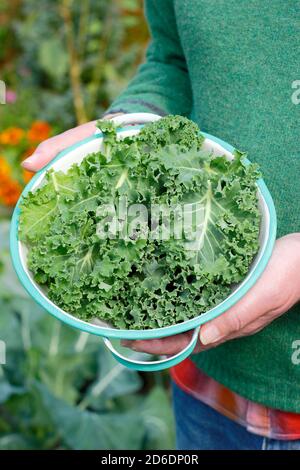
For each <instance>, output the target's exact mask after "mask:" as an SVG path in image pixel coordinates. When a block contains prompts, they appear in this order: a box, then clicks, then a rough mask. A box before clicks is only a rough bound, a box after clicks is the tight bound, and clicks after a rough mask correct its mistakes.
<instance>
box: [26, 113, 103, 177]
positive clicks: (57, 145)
mask: <svg viewBox="0 0 300 470" xmlns="http://www.w3.org/2000/svg"><path fill="white" fill-rule="evenodd" d="M95 123H96V121H91V122H87V123H86V124H82V125H81V126H78V127H75V128H74V129H70V130H68V131H66V132H63V133H62V134H58V135H56V136H54V137H51V138H50V139H47V140H45V141H44V142H42V143H41V144H40V145H39V146H38V147H37V148H36V150H35V152H34V153H33V154H32V155H31V156H30V157H29V158H26V160H24V161H23V162H22V166H23V167H24V168H25V169H26V170H29V171H38V170H40V169H41V168H43V167H44V166H45V165H46V164H47V163H49V162H50V161H51V160H52V159H53V158H54V157H55V156H56V155H57V154H58V153H59V152H61V151H62V150H64V149H65V148H67V147H69V146H70V145H73V144H75V143H76V142H79V141H80V140H83V139H85V138H86V137H89V136H90V135H92V134H93V133H94V132H95Z"/></svg>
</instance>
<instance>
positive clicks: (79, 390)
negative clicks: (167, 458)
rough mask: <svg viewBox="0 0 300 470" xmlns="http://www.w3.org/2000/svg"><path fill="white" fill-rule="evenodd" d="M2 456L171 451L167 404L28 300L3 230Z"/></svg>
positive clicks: (2, 225) (98, 347)
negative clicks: (19, 451)
mask: <svg viewBox="0 0 300 470" xmlns="http://www.w3.org/2000/svg"><path fill="white" fill-rule="evenodd" d="M0 240H1V261H0V266H1V267H0V271H1V272H0V311H1V315H0V339H2V340H4V341H5V342H6V349H7V350H6V364H5V365H3V366H0V450H1V449H170V448H172V447H173V445H174V438H173V418H172V412H171V408H170V404H169V398H168V395H167V393H166V391H165V389H164V388H163V387H162V386H161V385H159V380H160V378H161V376H160V374H156V375H155V377H156V383H157V385H154V387H152V388H151V389H150V390H149V393H148V394H147V395H145V394H142V393H140V392H141V390H142V388H143V387H144V380H143V379H142V377H141V376H140V375H139V374H138V373H136V372H134V371H130V370H129V369H126V368H125V367H123V366H122V365H120V364H118V363H117V362H115V360H114V359H113V357H112V356H111V354H110V353H109V352H108V351H107V350H105V348H104V347H103V343H102V341H101V340H100V338H97V337H96V336H94V335H88V334H86V333H83V332H82V333H80V332H77V331H76V330H74V329H71V328H69V327H67V326H64V325H63V324H62V323H60V322H58V321H57V320H55V319H53V318H52V317H51V316H50V315H47V314H46V313H45V312H44V311H42V309H41V308H39V307H38V306H37V305H36V304H35V303H34V302H33V301H31V300H30V299H29V298H28V296H27V295H26V294H25V292H24V290H23V289H22V288H21V286H20V284H19V283H18V281H17V279H16V277H15V275H14V273H13V270H12V266H11V264H10V259H9V255H8V223H7V222H3V221H2V222H0Z"/></svg>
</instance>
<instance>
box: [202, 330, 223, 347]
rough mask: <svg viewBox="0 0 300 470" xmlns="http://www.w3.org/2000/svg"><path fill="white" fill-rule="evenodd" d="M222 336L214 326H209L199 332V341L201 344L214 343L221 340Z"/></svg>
mask: <svg viewBox="0 0 300 470" xmlns="http://www.w3.org/2000/svg"><path fill="white" fill-rule="evenodd" d="M221 337H222V335H221V332H220V331H219V329H218V328H217V327H216V326H215V325H210V326H207V327H206V328H204V329H203V330H200V341H201V343H202V344H210V343H215V342H216V341H219V340H220V339H221Z"/></svg>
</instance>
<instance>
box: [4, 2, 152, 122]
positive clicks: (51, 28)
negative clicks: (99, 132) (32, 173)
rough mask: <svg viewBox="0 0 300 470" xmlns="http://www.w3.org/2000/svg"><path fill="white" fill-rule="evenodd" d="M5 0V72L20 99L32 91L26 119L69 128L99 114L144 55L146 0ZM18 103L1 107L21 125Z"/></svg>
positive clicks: (6, 78) (10, 85)
mask: <svg viewBox="0 0 300 470" xmlns="http://www.w3.org/2000/svg"><path fill="white" fill-rule="evenodd" d="M3 1H4V5H3V11H4V12H5V13H3V15H4V16H3V21H1V16H0V43H1V45H3V47H1V51H0V63H1V77H0V78H1V79H2V80H5V82H6V84H7V87H8V88H9V89H13V90H14V91H16V92H17V99H18V100H19V99H20V100H23V101H24V99H26V97H24V95H26V94H27V91H28V90H29V91H30V94H31V103H28V106H27V109H26V113H25V116H26V117H27V122H26V123H25V126H27V125H28V124H29V123H30V122H31V121H32V120H34V119H39V120H45V121H47V122H49V123H50V124H51V125H53V126H55V127H57V128H58V129H60V130H63V129H66V128H69V127H72V126H74V125H75V124H76V123H78V122H83V121H87V120H91V119H94V118H97V117H100V116H101V115H102V113H103V111H104V110H105V109H106V108H107V106H108V105H109V103H110V102H111V101H112V100H113V99H114V98H115V97H116V96H117V95H118V94H119V92H120V91H121V89H123V88H124V87H125V86H126V83H127V82H128V80H129V79H130V78H131V76H132V75H133V73H134V70H135V68H136V66H137V64H138V63H139V62H140V61H141V58H142V54H143V49H144V48H143V46H144V45H145V43H146V41H147V37H148V35H147V28H146V25H145V22H144V19H143V13H142V0H132V1H130V2H123V0H122V1H120V0H111V1H109V2H107V1H106V0H82V1H80V2H77V1H70V0H40V1H38V2H36V1H35V0H22V1H21V2H16V4H14V5H12V6H10V2H9V0H3ZM1 4H2V2H1ZM0 15H1V11H0ZM81 102H82V103H81ZM78 103H79V106H78ZM80 103H81V104H80ZM17 106H18V104H17V103H8V104H7V105H6V106H5V107H2V108H1V109H0V120H1V122H3V119H8V117H7V116H8V115H11V114H13V115H14V116H15V117H16V120H15V121H14V123H13V125H21V123H20V122H19V119H22V120H24V119H25V116H23V115H22V114H21V115H19V116H18V113H17V112H16V111H15V109H16V108H17Z"/></svg>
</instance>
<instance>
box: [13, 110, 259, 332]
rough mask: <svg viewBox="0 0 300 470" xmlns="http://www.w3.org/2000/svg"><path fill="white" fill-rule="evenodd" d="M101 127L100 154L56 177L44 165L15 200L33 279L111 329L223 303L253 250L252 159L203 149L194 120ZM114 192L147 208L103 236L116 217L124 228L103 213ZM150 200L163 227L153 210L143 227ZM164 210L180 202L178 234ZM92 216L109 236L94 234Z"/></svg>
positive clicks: (115, 203) (116, 198) (114, 202)
mask: <svg viewBox="0 0 300 470" xmlns="http://www.w3.org/2000/svg"><path fill="white" fill-rule="evenodd" d="M99 128H100V129H101V131H102V132H103V134H104V145H103V146H102V148H101V150H99V151H98V152H95V153H93V154H90V155H87V156H86V157H85V158H84V160H83V161H82V162H81V164H80V165H73V166H72V167H71V168H70V169H69V170H68V171H67V172H66V173H63V172H53V171H50V172H48V174H47V177H46V179H45V181H44V183H43V185H42V186H41V187H40V188H39V189H37V190H36V191H35V192H32V193H29V194H28V195H27V196H26V197H25V198H24V199H23V202H22V204H21V216H20V234H19V236H20V239H21V240H22V241H23V242H25V243H26V245H27V246H28V266H29V268H30V269H31V271H32V273H33V275H34V277H35V279H36V281H37V282H38V283H40V284H41V285H43V286H44V288H45V289H46V291H47V294H48V296H49V298H50V299H51V300H52V301H53V302H55V303H56V304H57V305H58V306H59V307H61V308H62V309H64V310H65V311H67V312H69V313H71V314H73V315H75V316H77V317H79V318H82V319H85V320H87V321H89V320H92V319H94V318H95V317H96V318H99V319H101V320H103V321H107V322H108V323H110V324H111V325H113V326H115V327H117V328H128V329H129V328H131V329H147V328H157V327H163V326H168V325H172V324H175V323H179V322H182V321H185V320H187V319H190V318H193V317H195V316H198V315H199V314H201V313H203V312H205V311H207V310H208V309H210V308H212V307H214V306H215V305H217V304H218V303H220V302H221V301H223V300H224V299H225V298H226V297H227V296H228V294H229V293H230V292H231V290H232V286H233V284H235V283H237V282H240V281H241V280H243V279H244V277H245V275H246V274H247V272H248V270H249V267H250V264H251V262H252V260H253V257H254V256H255V254H256V253H257V251H258V247H259V244H258V236H259V227H260V214H259V210H258V204H257V202H258V201H257V186H256V181H257V178H258V176H259V173H258V170H257V167H256V165H252V164H250V165H245V163H244V157H243V154H241V153H236V155H235V158H234V160H233V161H228V160H227V159H226V157H225V156H220V157H215V156H214V155H213V154H211V153H209V152H207V151H204V150H203V148H202V143H203V137H202V136H201V134H200V132H199V129H198V127H197V126H196V124H194V123H193V122H191V121H189V120H188V119H186V118H182V117H180V116H167V117H165V118H162V119H161V120H159V121H157V122H155V123H151V124H148V125H146V126H144V128H143V129H142V130H141V132H140V133H139V134H137V135H136V136H133V137H127V138H125V139H122V140H119V139H118V137H117V132H116V129H115V127H114V125H112V124H111V123H110V122H105V121H100V122H99ZM122 198H126V201H127V204H128V205H129V206H134V205H137V204H143V206H144V207H145V208H146V209H147V211H148V215H150V216H151V217H149V218H148V216H147V218H146V219H145V220H144V224H143V225H141V226H137V227H135V231H134V232H133V233H132V234H131V235H130V236H128V234H127V235H126V236H114V235H115V234H114V233H113V228H114V227H115V225H114V224H115V223H118V224H119V226H120V227H123V225H124V220H123V219H122V218H118V217H117V218H114V217H113V215H112V214H111V212H110V211H112V213H113V211H114V210H116V211H117V209H118V207H119V204H120V199H122ZM155 205H160V206H162V207H163V208H164V210H165V211H166V213H168V215H169V219H168V220H169V221H171V224H170V225H171V226H172V227H173V229H174V230H173V232H172V231H171V230H170V227H168V226H167V225H168V224H167V223H166V222H165V221H164V220H162V219H160V218H158V219H157V220H156V223H155V224H153V223H152V219H151V218H152V216H153V214H154V209H153V207H155ZM107 206H108V207H109V208H110V209H106V210H102V209H101V211H99V207H101V208H103V207H107ZM174 207H175V208H176V207H184V211H185V212H184V217H187V219H188V220H189V221H190V223H189V225H188V230H182V227H181V226H180V222H181V220H182V218H179V219H176V218H175V215H174V213H173V212H172V211H173V208H174ZM168 211H169V212H168ZM99 221H100V222H103V221H105V224H104V226H105V229H106V230H107V233H109V236H107V237H99V236H98V235H99V234H98V232H97V227H98V224H99ZM126 222H128V223H129V225H130V223H131V222H134V216H131V217H130V216H128V217H127V219H126ZM177 229H178V230H179V232H180V236H177V235H178V233H179V232H178V231H177ZM168 230H170V231H169V232H168ZM162 233H167V234H169V236H168V237H165V238H162V237H157V236H156V235H158V234H162ZM149 234H150V235H151V236H149ZM154 235H155V236H154Z"/></svg>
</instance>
